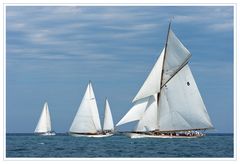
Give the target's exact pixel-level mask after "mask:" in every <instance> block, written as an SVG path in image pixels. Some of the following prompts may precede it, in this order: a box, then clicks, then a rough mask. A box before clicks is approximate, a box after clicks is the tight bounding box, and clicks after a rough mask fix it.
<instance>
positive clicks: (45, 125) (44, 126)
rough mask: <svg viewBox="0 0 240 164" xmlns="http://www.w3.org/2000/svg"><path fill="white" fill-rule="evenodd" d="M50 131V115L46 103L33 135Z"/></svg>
mask: <svg viewBox="0 0 240 164" xmlns="http://www.w3.org/2000/svg"><path fill="white" fill-rule="evenodd" d="M48 131H51V120H50V113H49V110H48V105H47V103H44V106H43V109H42V113H41V116H40V118H39V121H38V124H37V126H36V129H35V131H34V132H35V133H44V132H48Z"/></svg>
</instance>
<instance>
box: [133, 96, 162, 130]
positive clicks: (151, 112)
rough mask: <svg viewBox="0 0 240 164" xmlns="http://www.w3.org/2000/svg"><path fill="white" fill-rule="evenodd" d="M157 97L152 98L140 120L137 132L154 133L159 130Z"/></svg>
mask: <svg viewBox="0 0 240 164" xmlns="http://www.w3.org/2000/svg"><path fill="white" fill-rule="evenodd" d="M157 116H158V111H157V95H156V94H155V95H154V96H150V97H149V99H148V104H147V107H146V110H145V112H144V113H143V115H142V117H141V119H140V120H139V122H138V124H137V127H136V128H135V131H152V130H155V129H158V122H157Z"/></svg>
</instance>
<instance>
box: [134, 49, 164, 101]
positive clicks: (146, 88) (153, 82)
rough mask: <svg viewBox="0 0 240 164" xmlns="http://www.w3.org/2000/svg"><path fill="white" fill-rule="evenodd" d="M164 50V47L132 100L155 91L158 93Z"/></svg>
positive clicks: (147, 95)
mask: <svg viewBox="0 0 240 164" xmlns="http://www.w3.org/2000/svg"><path fill="white" fill-rule="evenodd" d="M164 52H165V49H163V50H162V52H161V54H160V56H159V58H158V60H157V62H156V63H155V65H154V66H153V68H152V70H151V72H150V74H149V75H148V77H147V79H146V80H145V82H144V84H143V85H142V87H141V89H140V90H139V91H138V93H137V95H136V96H135V98H134V99H133V102H135V101H136V100H139V99H141V98H145V97H149V96H151V95H154V94H155V93H158V92H159V91H160V84H161V74H162V64H163V58H164Z"/></svg>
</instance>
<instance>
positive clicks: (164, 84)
mask: <svg viewBox="0 0 240 164" xmlns="http://www.w3.org/2000/svg"><path fill="white" fill-rule="evenodd" d="M190 57H191V54H190V52H189V51H188V50H187V48H186V47H185V46H184V45H183V44H182V43H181V41H180V40H179V39H178V38H177V36H176V35H175V34H174V33H173V31H172V30H171V22H170V23H169V28H168V34H167V39H166V43H165V47H164V48H163V50H162V52H161V54H160V56H159V58H158V59H157V61H156V63H155V65H154V66H153V68H152V70H151V72H150V74H149V75H148V77H147V79H146V80H145V82H144V84H143V85H142V87H141V88H140V90H139V91H138V93H137V95H136V96H135V98H134V99H133V103H134V106H133V107H132V108H131V109H130V110H129V111H128V113H127V114H126V115H125V116H124V117H123V118H122V119H121V120H120V121H119V122H118V123H117V125H116V126H119V125H122V124H126V123H128V122H132V121H138V123H137V126H136V128H135V130H134V131H133V132H131V133H128V136H129V137H131V138H144V137H151V138H195V137H201V136H203V135H204V134H203V133H200V132H198V131H197V130H206V129H212V128H213V125H212V123H211V120H210V118H209V115H208V113H207V110H206V107H205V105H204V102H203V100H202V97H201V95H200V93H199V90H198V87H197V85H196V83H195V80H194V78H193V75H192V73H191V70H190V67H189V65H188V62H189V59H190Z"/></svg>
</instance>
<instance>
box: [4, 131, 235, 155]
mask: <svg viewBox="0 0 240 164" xmlns="http://www.w3.org/2000/svg"><path fill="white" fill-rule="evenodd" d="M6 157H7V158H8V157H46V158H47V157H65V158H67V157H70V158H71V157H79V158H84V157H85V158H92V157H99V158H101V157H112V158H124V157H130V158H131V157H135V158H141V157H145V158H147V157H150V158H163V157H168V158H172V157H217V158H218V157H228V158H229V157H233V135H232V134H208V135H207V136H205V137H202V138H195V139H156V138H142V139H130V138H128V137H126V136H125V135H123V134H117V135H114V136H111V137H106V138H83V137H81V138H77V137H71V136H68V135H65V134H58V135H56V136H35V135H32V134H7V136H6Z"/></svg>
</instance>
